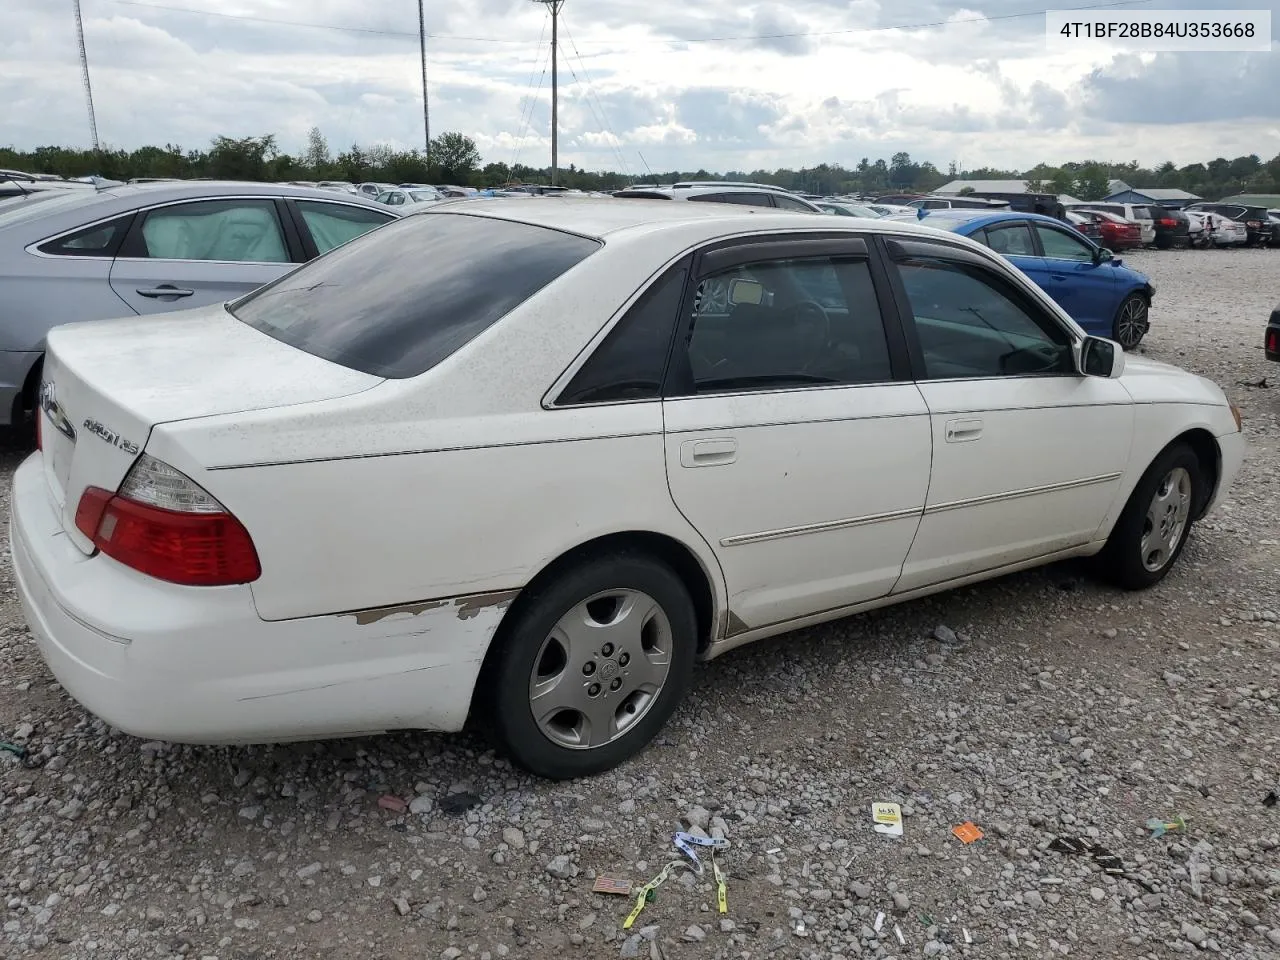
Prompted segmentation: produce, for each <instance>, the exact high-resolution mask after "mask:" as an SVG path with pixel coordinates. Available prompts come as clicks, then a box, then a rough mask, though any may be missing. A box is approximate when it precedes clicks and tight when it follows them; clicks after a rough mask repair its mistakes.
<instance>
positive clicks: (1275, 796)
mask: <svg viewBox="0 0 1280 960" xmlns="http://www.w3.org/2000/svg"><path fill="white" fill-rule="evenodd" d="M6 746H7V744H6ZM1277 803H1280V787H1277V788H1276V789H1275V790H1272V791H1271V792H1270V793H1268V794H1267V795H1266V796H1265V797H1263V798H1262V805H1263V806H1264V807H1274V806H1275V805H1276V804H1277Z"/></svg>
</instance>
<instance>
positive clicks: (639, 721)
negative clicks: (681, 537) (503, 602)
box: [477, 552, 697, 780]
mask: <svg viewBox="0 0 1280 960" xmlns="http://www.w3.org/2000/svg"><path fill="white" fill-rule="evenodd" d="M495 642H496V643H498V644H499V647H498V648H497V649H496V650H495V653H494V657H495V659H494V660H493V662H492V665H491V666H490V667H489V668H487V669H486V670H485V671H483V672H482V674H481V679H480V684H481V689H479V690H478V691H477V693H478V697H479V699H480V702H481V703H482V704H483V705H484V707H485V714H486V715H487V719H488V724H489V726H490V728H491V731H492V733H493V735H494V737H495V739H496V740H497V741H498V743H499V744H500V745H501V746H502V747H503V748H505V750H506V751H507V752H508V753H509V754H510V755H511V757H512V759H513V760H515V761H516V762H517V763H519V764H520V765H521V766H523V767H525V768H526V769H528V770H529V771H531V772H533V773H536V774H538V775H540V776H543V777H548V778H551V779H554V780H565V779H570V778H572V777H580V776H588V775H590V774H594V773H599V772H601V771H604V770H608V769H609V768H611V767H614V766H617V765H618V764H619V763H621V762H622V761H624V760H626V759H627V758H628V757H630V756H632V755H633V754H635V753H637V752H638V751H640V750H641V749H642V748H643V747H644V746H645V745H646V744H647V743H648V742H649V741H650V740H651V739H653V737H654V735H655V734H657V732H658V731H659V730H660V729H661V728H662V726H663V724H665V723H666V721H667V719H668V718H669V717H670V716H671V714H672V712H673V711H674V710H675V708H676V707H677V706H678V705H679V703H680V700H681V699H682V698H683V697H684V694H685V691H686V690H687V689H688V686H689V681H690V679H691V677H692V674H693V663H694V656H695V653H696V647H697V616H696V614H695V611H694V606H693V601H692V600H691V599H690V597H689V591H688V590H687V589H686V588H685V586H684V583H683V582H682V581H681V580H680V578H679V577H678V576H677V575H676V573H675V572H674V571H672V570H671V569H670V568H669V567H667V566H666V565H665V564H662V563H659V562H657V561H655V560H653V559H651V558H649V557H648V556H646V555H644V554H638V553H632V552H618V553H610V554H606V555H604V556H599V557H595V558H592V559H590V560H587V561H584V562H581V563H578V564H576V565H574V566H572V567H570V568H567V569H565V570H564V571H562V572H561V573H559V574H558V575H555V576H554V578H553V579H552V580H550V581H549V582H548V583H547V584H546V585H545V586H541V587H535V592H534V593H531V594H528V595H526V596H522V597H521V598H520V600H519V601H518V602H517V604H516V606H515V607H513V609H512V611H511V613H510V615H509V619H508V621H506V622H504V623H503V625H502V629H501V631H500V634H499V636H498V638H496V640H495Z"/></svg>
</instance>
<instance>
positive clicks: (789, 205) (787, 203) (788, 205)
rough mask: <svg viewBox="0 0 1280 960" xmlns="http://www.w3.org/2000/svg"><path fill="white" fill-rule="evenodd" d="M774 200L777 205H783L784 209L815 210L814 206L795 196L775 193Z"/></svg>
mask: <svg viewBox="0 0 1280 960" xmlns="http://www.w3.org/2000/svg"><path fill="white" fill-rule="evenodd" d="M773 202H774V205H775V206H779V207H782V208H783V209H784V210H803V211H804V212H805V213H812V212H813V210H812V208H811V207H810V206H809V205H808V204H807V203H802V202H800V201H799V200H797V199H795V198H794V197H786V196H782V195H780V194H774V197H773Z"/></svg>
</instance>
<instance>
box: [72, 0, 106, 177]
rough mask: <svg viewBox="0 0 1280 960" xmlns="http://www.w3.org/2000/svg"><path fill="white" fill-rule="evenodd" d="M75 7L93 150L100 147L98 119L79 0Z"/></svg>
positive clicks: (95, 150)
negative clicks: (94, 109) (90, 82)
mask: <svg viewBox="0 0 1280 960" xmlns="http://www.w3.org/2000/svg"><path fill="white" fill-rule="evenodd" d="M73 2H74V4H75V8H76V38H77V39H78V40H79V41H80V70H81V73H82V78H83V80H84V97H85V100H86V101H88V104H89V136H90V138H92V140H93V152H94V153H97V152H98V151H99V149H100V147H99V145H98V120H97V118H96V117H95V116H94V112H93V87H91V86H90V85H89V56H88V54H87V53H85V49H84V20H82V19H81V18H80V0H73Z"/></svg>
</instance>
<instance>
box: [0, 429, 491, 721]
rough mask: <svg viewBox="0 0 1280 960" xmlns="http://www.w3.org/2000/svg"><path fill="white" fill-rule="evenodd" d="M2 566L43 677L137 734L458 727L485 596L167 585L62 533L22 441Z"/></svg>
mask: <svg viewBox="0 0 1280 960" xmlns="http://www.w3.org/2000/svg"><path fill="white" fill-rule="evenodd" d="M9 542H10V550H11V553H12V563H13V572H14V579H15V582H16V584H17V588H18V594H19V597H20V599H21V602H22V608H23V613H24V614H25V616H26V619H27V623H28V624H29V625H30V627H31V633H32V635H33V637H34V638H35V640H36V643H37V645H38V646H39V648H40V652H41V654H42V655H43V657H44V659H45V661H46V662H47V663H48V665H49V668H50V670H51V671H52V672H53V674H54V676H55V677H56V678H57V679H58V682H59V683H61V684H62V686H63V687H64V688H65V689H66V690H67V692H68V693H70V694H71V696H73V697H74V698H75V699H76V700H78V701H79V702H80V703H81V704H83V705H84V706H85V707H87V708H88V709H89V710H90V711H92V712H93V713H95V714H97V715H98V716H99V717H101V718H102V719H103V720H105V721H106V722H107V723H110V724H112V725H113V726H115V727H118V728H120V729H122V730H124V731H125V732H127V733H132V734H135V735H137V736H141V737H148V738H154V739H161V740H172V741H181V742H189V743H253V742H272V741H280V740H295V739H311V738H320V737H330V736H348V735H359V734H365V733H377V732H382V731H386V730H393V729H408V728H414V729H430V730H458V729H461V727H462V725H463V724H464V722H465V720H466V717H467V713H468V710H469V708H470V702H471V693H472V690H473V688H474V686H475V680H476V677H477V675H478V673H479V668H480V664H481V661H482V659H483V657H484V653H485V652H486V650H487V648H488V643H489V640H490V639H491V638H492V636H493V633H494V631H495V630H496V628H497V625H498V622H499V621H500V619H501V615H502V608H501V607H500V606H499V605H488V606H479V607H477V606H476V605H475V604H470V605H466V606H462V605H455V604H451V603H449V602H446V601H441V602H437V603H420V604H414V605H411V606H408V607H405V608H403V609H384V610H379V611H366V612H363V613H360V614H358V615H357V614H349V615H341V616H322V617H309V618H305V619H298V620H284V621H276V622H267V621H263V620H262V619H261V618H260V617H258V615H257V611H256V609H255V607H254V605H253V598H252V593H251V591H250V589H249V587H247V586H235V587H208V588H198V587H181V586H176V585H174V584H168V583H163V582H161V581H158V580H154V579H152V578H150V577H145V576H143V575H141V574H138V573H136V572H135V571H133V570H130V569H128V568H126V567H124V566H122V565H121V564H119V563H117V562H116V561H114V560H112V559H110V558H108V557H103V556H101V555H97V556H93V557H86V556H85V555H84V554H83V553H81V552H80V551H79V550H78V549H77V548H76V547H75V546H74V545H73V544H72V543H71V542H70V541H69V540H68V538H67V536H66V533H65V531H64V530H63V529H62V526H61V522H60V520H59V517H58V515H57V513H56V512H55V510H54V508H53V505H52V501H51V499H50V496H49V492H48V487H47V483H46V481H45V478H44V473H43V464H42V462H41V455H40V454H39V453H38V452H37V453H35V454H33V455H32V456H31V457H29V458H28V459H27V460H26V462H25V463H23V464H22V465H21V466H20V467H19V468H18V470H17V472H16V473H15V475H14V480H13V494H12V509H11V514H10V530H9Z"/></svg>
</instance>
